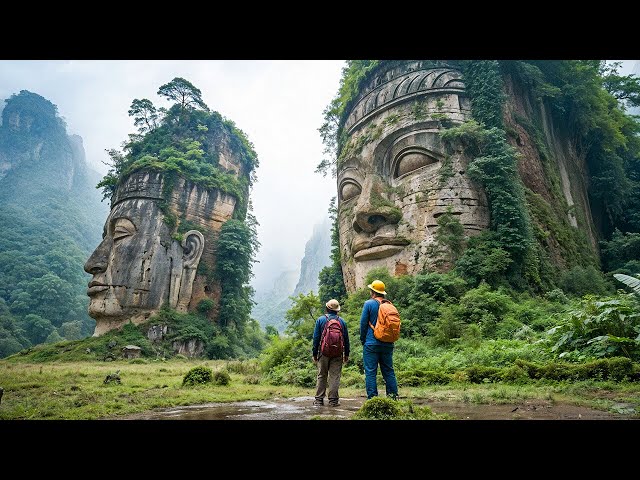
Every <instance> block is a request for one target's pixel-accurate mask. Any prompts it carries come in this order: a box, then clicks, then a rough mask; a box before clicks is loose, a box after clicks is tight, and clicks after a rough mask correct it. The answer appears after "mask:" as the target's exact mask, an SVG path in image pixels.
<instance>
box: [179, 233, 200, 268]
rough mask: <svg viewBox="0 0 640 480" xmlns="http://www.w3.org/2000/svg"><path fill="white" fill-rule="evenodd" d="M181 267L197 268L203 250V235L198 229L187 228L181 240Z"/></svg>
mask: <svg viewBox="0 0 640 480" xmlns="http://www.w3.org/2000/svg"><path fill="white" fill-rule="evenodd" d="M181 245H182V248H183V254H182V259H183V262H184V263H183V268H197V267H198V263H200V257H202V252H203V251H204V235H202V233H201V232H199V231H198V230H189V231H188V232H187V233H185V234H184V238H183V240H182V244H181Z"/></svg>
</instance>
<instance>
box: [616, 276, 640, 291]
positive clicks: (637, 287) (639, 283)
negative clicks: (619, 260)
mask: <svg viewBox="0 0 640 480" xmlns="http://www.w3.org/2000/svg"><path fill="white" fill-rule="evenodd" d="M613 276H614V278H615V279H616V280H618V281H620V282H622V283H624V284H625V285H626V286H628V287H631V288H633V291H634V292H635V293H636V295H638V296H640V279H639V278H636V277H632V276H630V275H625V274H624V273H614V274H613Z"/></svg>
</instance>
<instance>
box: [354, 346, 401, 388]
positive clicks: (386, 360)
mask: <svg viewBox="0 0 640 480" xmlns="http://www.w3.org/2000/svg"><path fill="white" fill-rule="evenodd" d="M362 363H364V382H365V387H366V390H367V400H368V399H370V398H371V397H377V396H378V383H377V380H376V376H377V375H378V365H380V371H381V372H382V378H384V383H385V387H386V391H387V396H388V397H391V396H397V395H398V381H397V380H396V374H395V372H394V371H393V345H365V346H364V347H362Z"/></svg>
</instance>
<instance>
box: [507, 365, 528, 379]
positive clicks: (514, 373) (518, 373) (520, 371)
mask: <svg viewBox="0 0 640 480" xmlns="http://www.w3.org/2000/svg"><path fill="white" fill-rule="evenodd" d="M500 377H501V379H502V380H503V381H505V382H510V383H526V382H527V381H529V375H528V374H527V371H526V370H525V369H524V368H522V367H521V366H519V365H512V366H511V367H507V368H504V369H502V372H501V373H500Z"/></svg>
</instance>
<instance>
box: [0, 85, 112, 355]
mask: <svg viewBox="0 0 640 480" xmlns="http://www.w3.org/2000/svg"><path fill="white" fill-rule="evenodd" d="M100 178H101V175H100V174H99V173H98V172H96V171H94V170H93V169H91V168H90V167H89V166H88V164H87V161H86V158H85V152H84V146H83V142H82V138H81V137H80V136H78V135H68V134H67V130H66V124H65V122H64V120H63V119H62V118H60V117H59V116H58V111H57V107H56V106H55V105H54V104H53V103H51V102H50V101H48V100H47V99H45V98H44V97H42V96H40V95H37V94H35V93H32V92H28V91H26V90H22V91H21V92H20V93H19V94H15V95H12V96H11V97H10V98H9V99H7V100H5V106H4V109H3V110H2V124H1V125H0V357H2V356H6V355H9V354H11V353H14V352H16V351H18V350H21V349H22V348H26V347H29V346H31V345H36V344H38V343H42V342H45V341H48V342H53V341H59V340H61V339H77V338H82V337H85V336H88V335H90V334H91V333H92V332H93V327H94V326H95V322H94V320H93V319H91V318H90V317H89V316H88V314H87V305H88V300H89V299H88V297H87V295H86V288H87V281H88V279H89V275H88V274H86V273H85V272H84V269H83V265H84V262H85V261H86V259H87V258H88V257H89V255H90V253H91V252H92V251H93V249H94V248H95V247H96V246H97V245H98V243H100V240H101V238H102V226H103V223H104V220H105V218H106V216H107V214H108V204H107V203H106V202H101V195H100V192H99V191H98V190H97V189H96V188H95V186H96V184H97V183H98V181H99V179H100Z"/></svg>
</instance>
